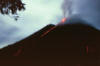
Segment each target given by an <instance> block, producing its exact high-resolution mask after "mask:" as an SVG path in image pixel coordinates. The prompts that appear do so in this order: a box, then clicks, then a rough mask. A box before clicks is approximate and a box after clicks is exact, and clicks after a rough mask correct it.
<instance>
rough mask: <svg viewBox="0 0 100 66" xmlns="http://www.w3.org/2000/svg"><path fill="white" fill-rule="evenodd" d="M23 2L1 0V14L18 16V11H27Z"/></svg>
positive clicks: (20, 0) (18, 0)
mask: <svg viewBox="0 0 100 66" xmlns="http://www.w3.org/2000/svg"><path fill="white" fill-rule="evenodd" d="M24 5H25V4H24V3H22V0H0V13H1V14H10V13H11V14H16V13H17V11H21V10H25V7H24Z"/></svg>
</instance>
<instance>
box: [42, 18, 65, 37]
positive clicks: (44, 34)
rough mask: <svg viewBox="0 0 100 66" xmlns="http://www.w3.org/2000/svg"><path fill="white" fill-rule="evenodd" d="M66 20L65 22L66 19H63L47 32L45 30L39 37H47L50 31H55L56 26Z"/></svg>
mask: <svg viewBox="0 0 100 66" xmlns="http://www.w3.org/2000/svg"><path fill="white" fill-rule="evenodd" d="M66 20H67V19H66V18H65V17H64V18H63V19H62V20H61V22H60V23H58V24H57V25H56V26H54V27H51V28H50V29H49V30H47V31H46V32H45V33H43V34H42V35H41V37H43V36H45V35H47V34H48V33H49V32H50V31H52V30H54V29H55V28H56V27H57V26H58V25H60V24H61V23H65V22H66Z"/></svg>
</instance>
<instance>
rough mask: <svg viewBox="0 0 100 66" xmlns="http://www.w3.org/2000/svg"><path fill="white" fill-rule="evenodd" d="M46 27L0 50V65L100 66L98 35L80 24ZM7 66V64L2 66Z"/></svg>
mask: <svg viewBox="0 0 100 66" xmlns="http://www.w3.org/2000/svg"><path fill="white" fill-rule="evenodd" d="M52 27H54V25H48V26H46V27H44V28H43V29H41V30H40V31H38V32H36V33H35V34H33V35H31V36H29V37H28V38H26V39H24V40H22V41H20V42H17V43H15V44H13V45H10V46H8V47H5V48H3V49H2V50H0V63H2V64H3V65H6V64H11V65H12V64H14V65H15V64H16V65H23V64H24V66H27V65H29V66H33V65H35V66H100V58H99V56H100V31H98V30H96V29H95V28H93V27H90V26H87V25H83V24H68V25H63V26H57V27H56V28H55V29H53V30H52V31H50V32H49V33H48V34H46V35H45V36H42V37H41V35H42V34H44V33H45V32H46V31H48V29H50V28H52ZM5 63H6V64H5Z"/></svg>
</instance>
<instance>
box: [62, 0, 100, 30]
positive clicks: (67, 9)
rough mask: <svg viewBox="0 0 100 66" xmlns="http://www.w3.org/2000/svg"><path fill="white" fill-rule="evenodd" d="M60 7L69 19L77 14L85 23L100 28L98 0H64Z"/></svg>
mask: <svg viewBox="0 0 100 66" xmlns="http://www.w3.org/2000/svg"><path fill="white" fill-rule="evenodd" d="M62 9H63V12H64V14H65V15H66V13H68V14H69V15H68V17H70V19H71V18H74V17H75V18H76V16H77V17H78V19H81V20H84V23H85V24H88V25H91V26H92V27H95V28H96V29H99V30H100V0H64V3H63V5H62Z"/></svg>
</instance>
